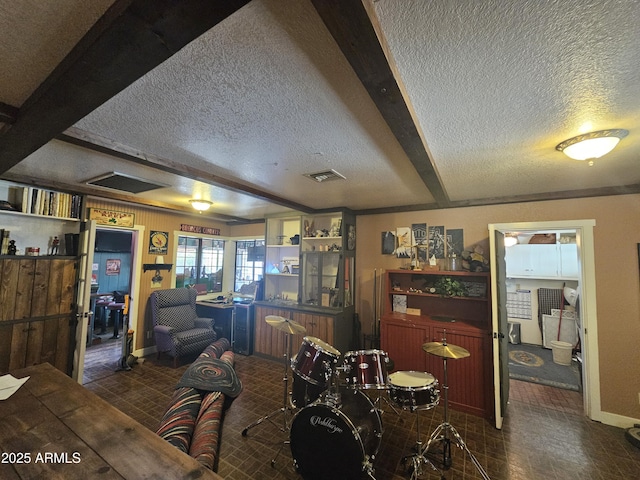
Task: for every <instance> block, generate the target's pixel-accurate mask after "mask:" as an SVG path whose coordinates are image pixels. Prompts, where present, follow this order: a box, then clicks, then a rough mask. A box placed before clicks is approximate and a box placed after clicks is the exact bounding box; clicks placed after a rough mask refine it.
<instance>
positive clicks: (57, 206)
mask: <svg viewBox="0 0 640 480" xmlns="http://www.w3.org/2000/svg"><path fill="white" fill-rule="evenodd" d="M83 208H84V199H83V196H82V195H78V194H72V193H67V192H58V191H54V190H50V189H45V188H39V187H35V186H29V185H22V184H19V183H15V182H9V181H4V180H0V230H2V231H3V232H8V233H9V235H8V239H11V240H14V241H15V245H16V247H17V249H18V251H17V254H18V255H24V254H25V253H26V249H27V248H39V249H40V255H41V256H42V255H47V254H48V253H50V252H51V247H52V241H53V239H54V238H55V237H58V240H59V242H60V243H59V246H58V255H64V254H65V252H66V245H65V237H66V236H67V235H69V234H77V233H78V232H79V230H80V226H79V223H80V221H81V219H82V217H83ZM5 242H8V240H7V241H3V242H1V243H0V255H3V254H4V255H6V254H7V249H6V247H5V246H4V244H5Z"/></svg>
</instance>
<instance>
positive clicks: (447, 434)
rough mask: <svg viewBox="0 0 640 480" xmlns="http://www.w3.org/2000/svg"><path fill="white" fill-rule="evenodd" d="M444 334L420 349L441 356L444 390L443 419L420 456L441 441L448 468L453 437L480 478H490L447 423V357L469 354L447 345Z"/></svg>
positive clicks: (462, 356)
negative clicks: (440, 338) (467, 456)
mask: <svg viewBox="0 0 640 480" xmlns="http://www.w3.org/2000/svg"><path fill="white" fill-rule="evenodd" d="M444 335H445V337H444V339H443V341H442V343H440V342H430V343H425V344H424V345H423V346H422V349H423V350H424V351H425V352H427V353H430V354H432V355H436V356H438V357H442V362H443V377H444V383H443V386H442V388H443V390H444V421H443V422H442V423H441V424H440V425H438V426H437V427H436V429H435V430H434V431H433V433H432V434H431V436H430V437H429V440H428V441H427V444H426V446H425V447H424V450H422V456H425V455H426V454H427V452H428V451H429V448H431V445H432V444H434V443H435V442H441V443H442V463H443V465H444V466H445V468H446V469H448V468H449V467H451V464H452V460H451V440H452V438H451V437H453V441H454V442H455V444H456V445H457V446H458V447H459V448H461V449H462V450H464V451H465V452H467V455H469V458H470V459H471V461H472V462H473V464H474V465H475V467H476V469H477V470H478V473H480V475H481V476H482V478H483V479H484V480H491V479H490V478H489V475H487V472H485V470H484V468H482V465H480V462H479V461H478V459H477V458H476V457H475V455H474V454H473V453H471V450H469V447H467V444H466V443H465V442H464V440H463V439H462V437H461V436H460V434H459V433H458V431H457V430H456V429H455V428H454V427H453V425H451V424H450V423H449V383H448V376H447V359H449V358H453V359H459V358H466V357H468V356H469V355H470V354H469V352H468V351H467V350H466V349H464V348H462V347H458V346H456V345H448V344H447V339H446V331H445V332H444Z"/></svg>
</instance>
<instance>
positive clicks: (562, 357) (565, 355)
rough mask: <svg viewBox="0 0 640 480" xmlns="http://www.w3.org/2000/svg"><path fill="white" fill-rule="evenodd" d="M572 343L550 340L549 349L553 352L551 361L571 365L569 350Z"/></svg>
mask: <svg viewBox="0 0 640 480" xmlns="http://www.w3.org/2000/svg"><path fill="white" fill-rule="evenodd" d="M572 350H573V345H571V344H570V343H567V342H560V341H557V340H554V341H552V342H551V351H552V353H553V363H557V364H558V365H571V352H572Z"/></svg>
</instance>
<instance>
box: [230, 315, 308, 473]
mask: <svg viewBox="0 0 640 480" xmlns="http://www.w3.org/2000/svg"><path fill="white" fill-rule="evenodd" d="M265 320H266V322H267V323H268V324H269V325H271V326H273V327H275V328H276V329H278V330H281V331H283V332H284V336H285V337H284V339H285V354H284V359H285V361H284V374H283V376H282V382H283V384H284V385H283V400H282V407H280V408H279V409H278V410H275V411H273V412H271V413H269V414H267V415H265V416H263V417H260V418H259V419H258V420H256V421H255V422H253V423H252V424H251V425H248V426H246V427H245V428H244V430H242V436H243V437H246V436H247V433H248V432H249V430H251V429H252V428H253V427H257V426H258V425H260V424H261V423H262V422H264V421H265V420H269V421H270V422H271V423H272V424H274V425H275V423H274V422H273V420H272V419H271V418H272V417H274V416H276V415H278V414H279V413H282V427H281V428H280V431H282V432H285V433H286V432H289V431H290V430H291V423H290V420H289V418H290V416H291V415H293V413H292V407H291V405H290V403H289V402H288V401H287V400H288V397H289V387H288V385H289V363H288V361H287V360H288V359H290V358H291V335H292V334H294V333H304V332H305V331H306V329H305V328H304V327H303V326H302V325H300V324H299V323H297V322H295V321H294V320H289V319H286V318H283V317H278V316H276V315H267V316H266V317H265ZM289 443H290V442H289V440H285V441H284V442H282V445H280V448H279V449H278V452H277V453H276V455H275V457H273V459H272V460H271V466H272V467H273V466H275V464H276V458H278V455H280V452H281V451H282V449H283V447H284V446H285V445H289Z"/></svg>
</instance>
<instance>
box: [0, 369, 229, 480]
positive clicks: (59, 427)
mask: <svg viewBox="0 0 640 480" xmlns="http://www.w3.org/2000/svg"><path fill="white" fill-rule="evenodd" d="M12 375H13V376H14V377H16V378H22V377H25V376H27V375H29V376H31V378H30V379H29V380H27V382H26V383H25V384H24V385H23V386H22V387H21V388H20V389H19V390H18V391H17V392H16V393H15V394H13V395H12V396H11V397H10V398H9V399H7V400H4V401H0V418H2V428H0V445H2V448H1V450H2V452H3V453H4V454H5V455H8V454H9V453H14V454H22V457H21V458H22V459H23V460H24V459H25V456H24V454H29V456H30V461H29V463H22V464H19V463H12V464H11V463H4V462H0V478H2V479H26V478H47V479H65V480H75V479H86V478H101V479H131V480H133V479H169V478H180V479H202V480H204V479H218V480H220V479H222V477H220V476H219V475H217V474H216V473H214V472H212V471H210V470H208V469H207V468H205V467H203V466H202V465H200V463H198V462H197V461H196V460H195V459H193V458H191V457H190V456H189V455H187V454H185V453H183V452H181V451H180V450H178V449H177V448H175V447H174V446H172V445H170V444H169V443H168V442H166V441H165V440H163V439H161V438H160V437H159V436H157V435H156V434H155V433H153V432H152V431H151V430H149V429H147V428H145V427H143V426H142V425H140V424H139V423H138V422H136V421H135V420H133V419H132V418H130V417H128V416H127V415H125V414H124V413H122V412H120V411H119V410H118V409H116V408H114V407H112V406H111V405H110V404H108V403H107V402H105V401H104V400H102V399H101V398H100V397H98V396H97V395H95V394H94V393H92V392H90V391H89V390H87V389H86V388H84V387H82V386H81V385H79V384H78V383H76V382H74V381H73V380H72V379H71V378H70V377H67V376H66V375H64V374H63V373H62V372H60V371H59V370H56V369H55V368H53V367H52V366H51V365H49V364H47V363H42V364H39V365H34V366H31V367H27V368H23V369H21V370H16V371H15V372H12ZM45 454H46V455H47V456H45ZM53 454H56V455H55V456H54V455H53ZM3 459H5V457H4V456H3ZM38 459H40V460H41V461H37V460H38ZM47 459H48V462H45V461H44V460H47Z"/></svg>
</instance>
